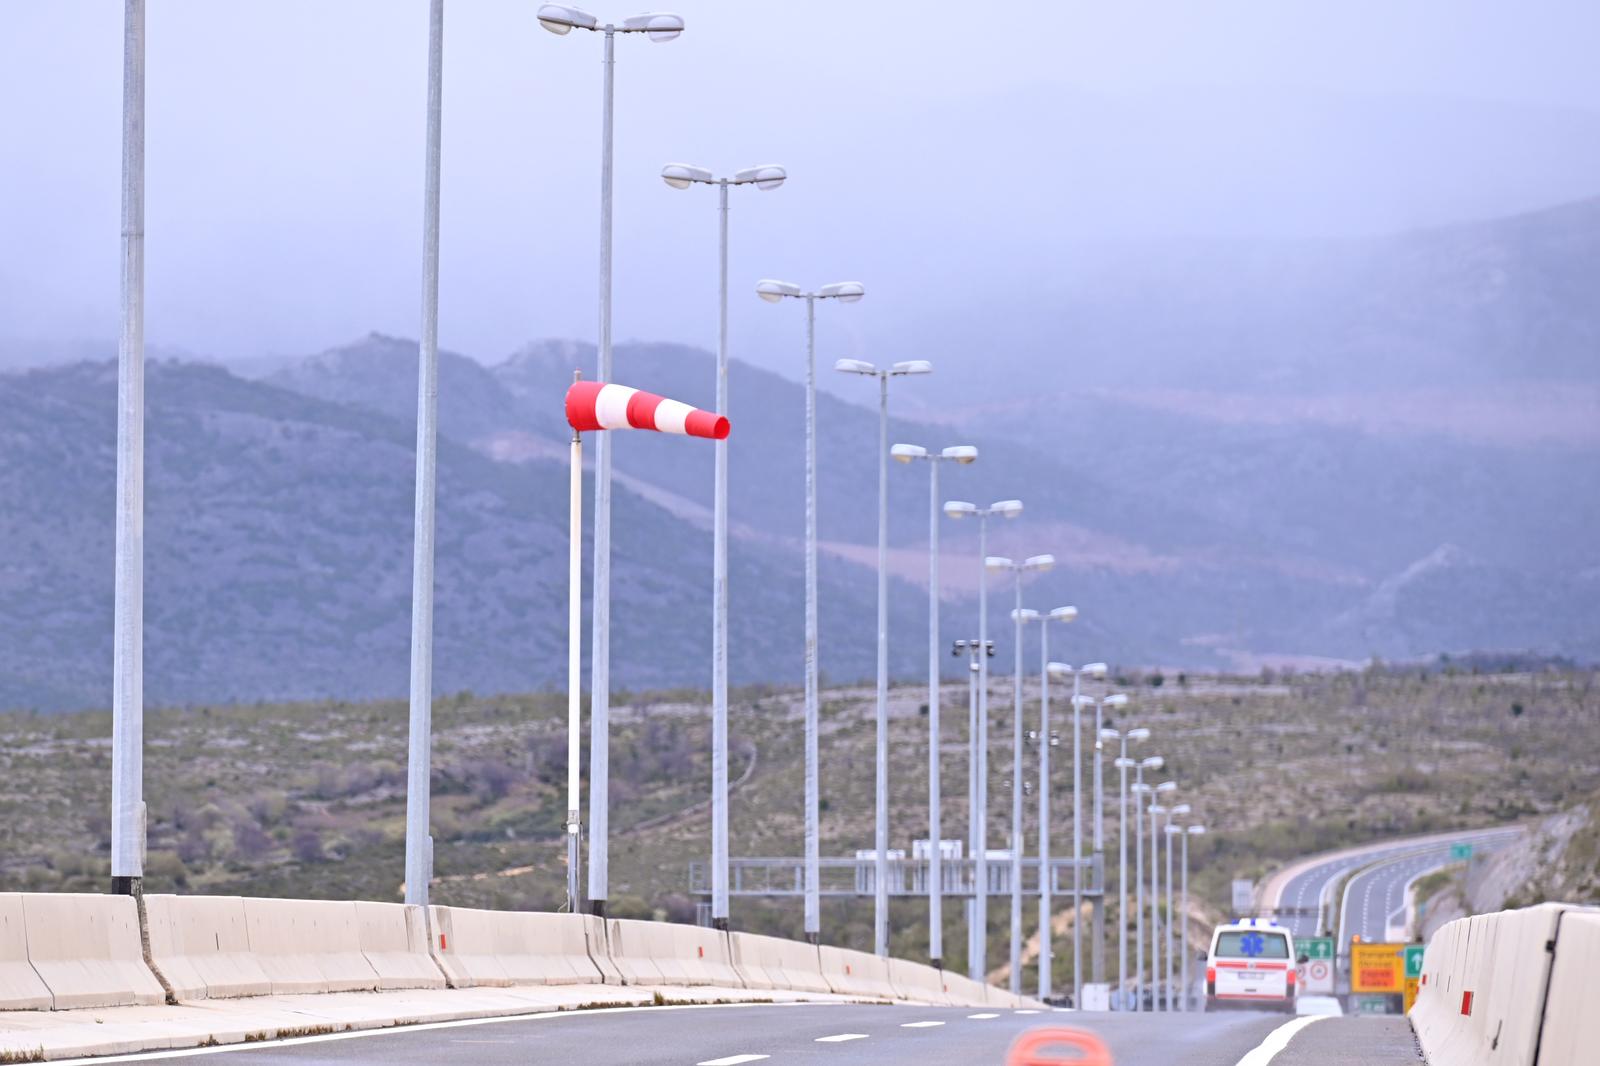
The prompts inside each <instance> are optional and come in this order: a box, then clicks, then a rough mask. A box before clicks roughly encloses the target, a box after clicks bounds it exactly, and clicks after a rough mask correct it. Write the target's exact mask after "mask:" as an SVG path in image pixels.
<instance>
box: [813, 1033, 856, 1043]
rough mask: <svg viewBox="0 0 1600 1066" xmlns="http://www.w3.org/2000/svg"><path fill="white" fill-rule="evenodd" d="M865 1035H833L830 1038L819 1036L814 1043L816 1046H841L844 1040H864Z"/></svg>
mask: <svg viewBox="0 0 1600 1066" xmlns="http://www.w3.org/2000/svg"><path fill="white" fill-rule="evenodd" d="M866 1038H867V1034H866V1033H834V1034H833V1035H832V1036H819V1037H817V1039H816V1040H815V1041H814V1042H815V1043H818V1044H842V1043H844V1042H845V1041H846V1040H865V1039H866Z"/></svg>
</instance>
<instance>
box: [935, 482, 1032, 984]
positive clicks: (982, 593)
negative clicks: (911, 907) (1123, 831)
mask: <svg viewBox="0 0 1600 1066" xmlns="http://www.w3.org/2000/svg"><path fill="white" fill-rule="evenodd" d="M944 513H945V514H946V515H947V516H949V517H950V518H955V519H961V518H976V519H977V520H978V643H979V646H980V647H983V648H985V649H987V653H986V654H984V655H980V656H978V713H977V726H978V729H977V733H976V734H975V737H976V739H975V740H974V743H976V744H977V745H978V747H979V756H978V758H979V760H980V761H981V763H982V772H981V773H980V774H979V775H978V779H977V781H976V782H975V783H974V788H973V801H974V803H975V805H976V807H975V810H976V814H977V818H976V821H977V831H976V840H977V847H976V848H975V849H974V852H973V856H972V858H973V875H974V879H975V880H976V882H977V883H976V884H975V885H974V886H973V901H972V909H973V915H974V917H975V918H976V921H975V922H974V923H973V926H972V928H971V930H970V932H971V935H972V938H973V939H972V944H971V946H970V948H969V951H968V954H967V976H968V977H971V978H972V979H973V980H974V981H982V980H984V958H985V956H986V955H987V954H988V948H989V657H990V656H991V655H993V654H994V647H993V644H992V643H991V642H990V640H989V570H988V568H987V567H986V566H984V561H985V560H986V559H988V557H989V554H988V553H989V517H990V516H991V515H999V516H1000V517H1001V518H1015V517H1017V516H1018V515H1020V514H1021V513H1022V501H1021V500H998V501H996V502H994V503H992V504H990V505H989V506H988V507H979V506H978V505H977V504H974V503H968V502H967V501H966V500H946V501H945V505H944Z"/></svg>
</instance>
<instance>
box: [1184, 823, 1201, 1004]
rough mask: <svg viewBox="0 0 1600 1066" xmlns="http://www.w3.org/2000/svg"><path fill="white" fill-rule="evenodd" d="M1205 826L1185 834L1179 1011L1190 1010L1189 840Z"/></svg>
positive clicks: (1192, 826) (1189, 828)
mask: <svg viewBox="0 0 1600 1066" xmlns="http://www.w3.org/2000/svg"><path fill="white" fill-rule="evenodd" d="M1205 831H1206V827H1205V826H1203V825H1191V826H1186V827H1185V828H1184V833H1183V896H1182V900H1181V902H1180V903H1179V907H1178V909H1179V910H1180V911H1181V912H1182V913H1183V998H1182V999H1180V1000H1179V1001H1178V1004H1179V1006H1178V1009H1179V1010H1188V1009H1189V838H1190V837H1197V836H1200V835H1202V834H1203V833H1205Z"/></svg>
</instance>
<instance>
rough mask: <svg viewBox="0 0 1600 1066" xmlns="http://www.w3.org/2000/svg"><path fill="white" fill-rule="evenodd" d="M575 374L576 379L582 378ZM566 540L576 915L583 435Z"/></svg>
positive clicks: (570, 869) (570, 865)
mask: <svg viewBox="0 0 1600 1066" xmlns="http://www.w3.org/2000/svg"><path fill="white" fill-rule="evenodd" d="M581 376H582V375H581V374H574V378H577V377H581ZM571 459H572V470H571V486H570V494H569V496H568V500H569V502H568V506H567V511H568V516H569V522H570V525H569V527H568V532H567V539H568V546H567V913H569V914H577V913H578V909H579V907H580V906H581V903H580V901H579V899H578V858H579V856H578V825H579V822H578V757H579V751H580V748H579V736H580V733H581V724H582V717H583V715H582V677H583V670H582V661H583V434H581V433H579V432H578V431H577V430H576V429H574V430H573V431H572V449H571Z"/></svg>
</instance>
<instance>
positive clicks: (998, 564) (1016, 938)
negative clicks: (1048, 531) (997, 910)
mask: <svg viewBox="0 0 1600 1066" xmlns="http://www.w3.org/2000/svg"><path fill="white" fill-rule="evenodd" d="M1055 565H1056V557H1055V556H1053V555H1033V556H1029V557H1028V558H1027V559H1024V560H1023V561H1022V562H1020V563H1017V562H1012V561H1011V560H1010V559H1007V558H1006V557H1005V556H1003V555H991V556H989V557H988V558H987V559H985V560H984V561H983V566H984V569H986V570H989V571H992V572H994V573H1007V572H1009V573H1013V574H1015V575H1016V579H1017V580H1016V590H1017V605H1016V607H1015V609H1013V610H1012V612H1011V620H1012V624H1013V627H1014V630H1015V632H1014V634H1013V638H1014V639H1015V641H1016V664H1015V665H1014V666H1013V667H1012V673H1011V677H1012V682H1013V683H1012V686H1011V688H1012V715H1011V994H1012V995H1014V996H1016V995H1021V994H1022V850H1023V840H1024V834H1023V831H1022V627H1023V625H1024V623H1026V622H1027V621H1028V619H1029V616H1032V617H1033V618H1037V617H1039V613H1038V612H1037V611H1029V612H1026V613H1024V611H1023V609H1022V575H1023V574H1024V573H1025V572H1028V571H1034V572H1042V571H1045V570H1049V569H1050V568H1051V567H1053V566H1055Z"/></svg>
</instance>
